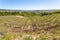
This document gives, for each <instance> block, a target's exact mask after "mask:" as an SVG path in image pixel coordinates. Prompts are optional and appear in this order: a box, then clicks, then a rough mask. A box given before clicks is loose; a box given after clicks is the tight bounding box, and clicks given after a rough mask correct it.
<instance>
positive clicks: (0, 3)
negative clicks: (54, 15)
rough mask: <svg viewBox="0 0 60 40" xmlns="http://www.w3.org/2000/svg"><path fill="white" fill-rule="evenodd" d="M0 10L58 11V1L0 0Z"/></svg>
mask: <svg viewBox="0 0 60 40" xmlns="http://www.w3.org/2000/svg"><path fill="white" fill-rule="evenodd" d="M0 9H18V10H46V9H60V0H0Z"/></svg>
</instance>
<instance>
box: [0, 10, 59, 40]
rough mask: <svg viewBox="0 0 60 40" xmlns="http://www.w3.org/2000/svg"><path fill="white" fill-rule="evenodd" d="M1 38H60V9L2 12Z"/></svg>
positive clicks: (0, 23) (47, 39)
mask: <svg viewBox="0 0 60 40" xmlns="http://www.w3.org/2000/svg"><path fill="white" fill-rule="evenodd" d="M0 40H60V11H53V12H42V13H41V12H0Z"/></svg>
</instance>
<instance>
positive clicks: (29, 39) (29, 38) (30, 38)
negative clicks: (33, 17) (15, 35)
mask: <svg viewBox="0 0 60 40" xmlns="http://www.w3.org/2000/svg"><path fill="white" fill-rule="evenodd" d="M23 40H33V38H32V37H25V38H24V39H23Z"/></svg>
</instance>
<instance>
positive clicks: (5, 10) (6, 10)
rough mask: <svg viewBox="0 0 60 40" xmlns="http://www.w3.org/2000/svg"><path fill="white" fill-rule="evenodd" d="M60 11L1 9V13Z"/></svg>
mask: <svg viewBox="0 0 60 40" xmlns="http://www.w3.org/2000/svg"><path fill="white" fill-rule="evenodd" d="M52 11H60V10H57V9H55V10H11V9H0V12H52Z"/></svg>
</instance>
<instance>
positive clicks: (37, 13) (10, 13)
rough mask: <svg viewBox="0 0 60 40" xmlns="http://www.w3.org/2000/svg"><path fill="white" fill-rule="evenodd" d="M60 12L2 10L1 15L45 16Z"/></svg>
mask: <svg viewBox="0 0 60 40" xmlns="http://www.w3.org/2000/svg"><path fill="white" fill-rule="evenodd" d="M56 13H60V11H53V12H7V11H5V12H0V16H7V15H21V16H38V15H39V16H44V15H51V14H56Z"/></svg>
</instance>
